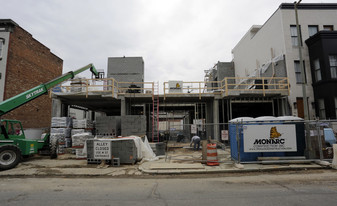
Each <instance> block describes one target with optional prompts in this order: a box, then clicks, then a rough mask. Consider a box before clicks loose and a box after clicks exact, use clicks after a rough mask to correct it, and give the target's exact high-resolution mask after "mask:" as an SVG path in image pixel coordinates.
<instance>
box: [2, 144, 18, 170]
mask: <svg viewBox="0 0 337 206" xmlns="http://www.w3.org/2000/svg"><path fill="white" fill-rule="evenodd" d="M20 161H21V150H20V149H19V148H18V147H17V146H15V145H3V146H0V170H9V169H12V168H14V167H16V165H18V164H19V162H20Z"/></svg>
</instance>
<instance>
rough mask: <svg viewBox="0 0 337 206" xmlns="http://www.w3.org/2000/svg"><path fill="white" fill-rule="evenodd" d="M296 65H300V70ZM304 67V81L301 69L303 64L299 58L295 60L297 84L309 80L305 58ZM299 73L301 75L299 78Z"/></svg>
mask: <svg viewBox="0 0 337 206" xmlns="http://www.w3.org/2000/svg"><path fill="white" fill-rule="evenodd" d="M296 65H298V70H297V69H296V68H297V67H296ZM303 69H304V81H303V82H302V71H301V64H300V61H299V60H294V71H295V78H296V84H305V83H306V82H307V75H306V72H305V62H304V60H303ZM298 75H300V77H299V78H298Z"/></svg>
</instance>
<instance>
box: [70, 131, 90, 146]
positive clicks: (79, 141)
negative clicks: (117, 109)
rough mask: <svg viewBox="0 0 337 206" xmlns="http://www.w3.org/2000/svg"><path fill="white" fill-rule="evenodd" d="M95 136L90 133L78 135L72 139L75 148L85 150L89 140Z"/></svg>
mask: <svg viewBox="0 0 337 206" xmlns="http://www.w3.org/2000/svg"><path fill="white" fill-rule="evenodd" d="M92 138H94V136H93V135H92V134H91V133H89V132H84V133H78V134H75V135H73V136H72V137H71V140H72V146H73V148H83V146H84V144H85V141H86V140H87V139H92Z"/></svg>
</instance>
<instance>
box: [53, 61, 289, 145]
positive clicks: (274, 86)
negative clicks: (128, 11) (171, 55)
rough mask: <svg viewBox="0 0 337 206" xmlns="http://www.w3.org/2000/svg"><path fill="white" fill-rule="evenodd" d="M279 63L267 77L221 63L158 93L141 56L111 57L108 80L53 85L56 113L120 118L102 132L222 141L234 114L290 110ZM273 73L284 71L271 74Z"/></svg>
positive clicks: (167, 85)
mask: <svg viewBox="0 0 337 206" xmlns="http://www.w3.org/2000/svg"><path fill="white" fill-rule="evenodd" d="M279 61H280V62H279V63H278V64H271V66H270V67H269V68H266V71H264V75H259V77H256V76H255V77H246V78H236V77H235V71H234V68H233V64H232V63H223V62H218V63H217V64H216V65H215V66H214V67H213V68H212V69H209V70H206V71H205V79H204V81H195V82H185V81H167V82H164V83H163V91H159V85H158V83H157V82H144V62H143V59H142V57H118V58H109V60H108V71H107V78H101V79H73V80H71V81H69V82H66V83H65V84H62V85H60V86H59V87H57V88H54V89H53V92H52V97H53V105H54V106H53V116H69V112H70V111H71V110H72V109H79V110H83V111H90V112H87V114H90V115H88V116H86V117H85V118H87V119H91V120H96V122H97V121H99V122H101V123H102V122H105V123H106V124H108V121H109V120H107V117H109V118H110V121H112V119H113V121H115V122H116V121H117V122H120V123H117V124H114V125H115V126H114V127H110V129H111V131H109V129H108V131H104V132H99V131H98V133H99V134H98V135H112V136H120V135H121V136H127V135H147V137H148V139H149V140H150V141H162V140H176V137H177V135H178V134H180V135H184V136H185V137H187V138H186V139H189V138H190V137H191V135H192V134H198V135H199V136H200V137H201V138H202V139H205V138H209V137H211V138H212V139H215V140H220V139H221V131H222V130H227V126H226V125H227V123H228V121H229V120H230V119H233V118H235V117H242V116H250V117H257V116H282V115H288V114H289V112H288V105H287V100H286V97H287V96H288V95H289V84H288V78H287V76H286V72H285V68H284V67H283V64H282V59H281V60H279ZM275 65H277V66H275ZM275 67H278V68H275ZM269 70H271V71H269ZM272 71H279V72H278V73H277V74H276V75H275V73H274V75H273V76H272V77H268V73H270V72H272ZM101 77H104V74H101ZM102 118H103V119H104V118H105V119H104V120H103V121H102V120H100V119H102ZM118 125H119V126H118ZM118 127H119V128H118Z"/></svg>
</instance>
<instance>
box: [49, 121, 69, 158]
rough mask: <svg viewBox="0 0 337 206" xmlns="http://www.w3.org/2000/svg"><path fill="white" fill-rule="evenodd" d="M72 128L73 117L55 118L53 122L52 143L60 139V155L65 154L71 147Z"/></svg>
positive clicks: (51, 130)
mask: <svg viewBox="0 0 337 206" xmlns="http://www.w3.org/2000/svg"><path fill="white" fill-rule="evenodd" d="M71 128H72V118H71V117H53V118H52V120H51V129H50V141H52V139H54V138H57V139H58V148H59V149H58V154H64V153H65V148H66V147H70V137H71V136H70V135H71Z"/></svg>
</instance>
